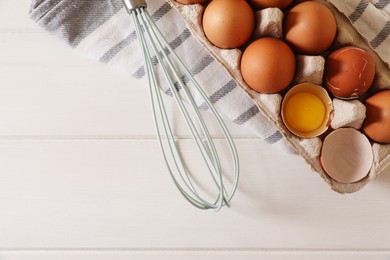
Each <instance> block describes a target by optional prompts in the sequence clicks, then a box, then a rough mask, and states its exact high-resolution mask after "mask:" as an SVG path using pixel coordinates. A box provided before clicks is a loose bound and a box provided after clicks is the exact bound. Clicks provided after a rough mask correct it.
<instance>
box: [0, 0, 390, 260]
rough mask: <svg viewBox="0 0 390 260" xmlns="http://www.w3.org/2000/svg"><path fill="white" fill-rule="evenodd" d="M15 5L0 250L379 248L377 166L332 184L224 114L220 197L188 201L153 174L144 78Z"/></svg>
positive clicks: (2, 10)
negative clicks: (227, 139)
mask: <svg viewBox="0 0 390 260" xmlns="http://www.w3.org/2000/svg"><path fill="white" fill-rule="evenodd" d="M28 8H29V0H0V249H1V251H0V260H4V259H6V260H14V259H18V260H19V259H33V260H34V259H40V260H45V259H76V260H78V259H94V260H100V259H112V260H117V259H140V260H142V259H212V260H217V259H218V260H219V259H271V260H273V259H303V260H305V259H330V258H332V259H344V260H346V259H354V260H356V259H390V209H389V207H390V206H389V203H390V169H388V170H387V171H386V172H385V173H383V174H382V175H381V176H380V177H379V178H377V179H376V180H375V181H373V182H372V183H370V184H369V185H368V186H366V187H365V188H364V189H363V190H362V191H360V192H358V193H356V194H352V195H340V194H336V193H335V192H333V191H331V190H330V189H329V188H328V186H327V185H326V184H325V183H324V182H323V181H322V180H321V179H320V177H319V176H317V175H316V174H315V173H313V172H312V171H311V170H310V169H309V167H308V166H307V165H306V164H305V163H304V162H303V160H302V159H301V158H299V157H297V156H294V155H290V154H286V153H285V152H284V151H282V150H281V149H280V148H277V147H274V146H270V145H267V144H265V143H264V142H263V141H260V140H258V139H257V138H256V136H254V135H253V134H251V133H249V132H248V130H246V129H241V128H238V127H237V126H234V125H233V124H229V126H230V128H231V130H232V133H233V135H234V137H235V141H236V144H237V148H238V151H239V155H240V160H241V180H240V184H239V188H238V192H237V194H236V197H235V199H234V201H233V207H232V208H231V209H224V210H222V212H220V213H218V214H213V213H211V212H203V211H199V210H196V209H194V208H192V207H191V206H190V205H189V204H188V203H187V202H185V201H184V199H182V198H181V196H180V195H179V194H178V192H177V191H176V189H175V188H174V185H173V183H172V182H171V180H170V178H169V176H168V173H167V172H166V171H165V168H164V167H165V166H164V165H163V162H162V159H161V156H160V151H159V148H158V146H157V144H156V140H155V138H154V129H153V125H152V120H151V113H150V108H149V103H148V96H147V91H146V88H145V87H144V86H143V85H142V84H140V83H139V82H136V81H133V80H132V79H130V78H129V76H127V75H123V74H120V73H119V72H116V71H114V70H113V69H112V68H109V67H106V66H104V65H101V64H99V63H97V62H95V61H90V60H88V59H87V58H86V57H84V56H83V54H80V53H78V52H76V51H74V50H72V49H70V48H68V47H67V46H65V45H64V44H63V43H61V42H60V41H59V40H57V39H55V38H54V37H52V36H50V35H47V34H46V33H44V32H43V31H42V30H41V29H40V28H38V27H37V26H36V25H35V24H34V23H33V22H31V21H29V19H28V17H27V11H28ZM59 79H60V80H59ZM135 107H138V109H134V108H135ZM171 114H172V116H173V117H175V113H174V111H173V110H172V112H171ZM175 121H178V120H175ZM134 122H139V123H137V124H135V123H134ZM175 127H176V128H177V129H178V131H179V136H180V137H181V142H182V144H183V147H184V149H187V148H186V147H187V146H188V136H186V135H185V134H184V131H183V126H182V125H181V124H180V123H179V122H177V123H176V125H175ZM214 137H215V138H217V139H218V138H219V137H220V136H219V135H218V134H215V135H214ZM188 149H189V148H188ZM275 158H278V159H277V160H275ZM195 163H196V162H195Z"/></svg>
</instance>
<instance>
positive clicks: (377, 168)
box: [167, 0, 390, 193]
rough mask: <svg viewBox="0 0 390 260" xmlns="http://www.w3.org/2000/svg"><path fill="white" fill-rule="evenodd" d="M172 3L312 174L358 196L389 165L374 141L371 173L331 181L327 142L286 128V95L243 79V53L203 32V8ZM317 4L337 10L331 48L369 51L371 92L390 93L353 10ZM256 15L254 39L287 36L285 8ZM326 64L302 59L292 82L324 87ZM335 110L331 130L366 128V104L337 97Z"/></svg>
mask: <svg viewBox="0 0 390 260" xmlns="http://www.w3.org/2000/svg"><path fill="white" fill-rule="evenodd" d="M167 1H168V2H169V3H170V4H171V5H172V6H173V7H174V8H175V9H176V10H177V11H178V12H179V13H180V14H181V16H182V17H183V19H184V20H185V22H186V23H187V26H188V28H189V30H190V31H191V32H192V34H193V35H194V36H195V38H197V40H198V41H199V42H200V43H201V44H202V45H203V46H204V48H205V49H206V50H207V51H208V52H209V53H210V55H212V56H213V57H214V58H215V59H216V60H217V61H218V62H219V63H220V64H221V65H222V66H223V67H224V68H225V69H226V71H227V72H228V73H229V75H230V76H231V77H232V78H233V79H234V80H235V81H236V83H237V85H238V86H240V88H241V89H242V90H243V91H244V92H245V93H247V94H248V95H249V97H250V98H252V99H253V100H254V102H255V103H256V105H257V106H258V108H259V110H260V111H261V112H262V113H263V114H264V116H265V117H266V118H268V119H269V120H270V121H271V122H273V123H274V124H275V126H276V127H277V128H278V129H279V131H280V132H281V133H282V135H283V136H284V137H285V139H286V140H287V142H288V143H289V144H290V145H291V146H292V147H293V148H294V149H295V150H296V151H297V152H298V153H299V154H300V155H301V156H302V157H303V158H304V159H305V161H306V162H307V163H308V164H309V165H310V166H311V168H312V170H314V171H315V172H317V173H318V174H319V175H320V176H321V177H322V178H323V180H324V181H325V182H326V183H327V184H328V185H329V186H330V187H331V188H332V189H333V190H334V191H336V192H339V193H352V192H356V191H358V190H360V189H361V188H362V187H364V186H365V185H366V184H367V183H368V182H369V181H370V180H372V179H374V178H375V177H376V176H378V174H380V173H381V172H382V171H383V170H384V169H385V168H386V167H387V166H389V165H390V145H383V144H378V143H373V145H372V148H373V154H374V163H373V165H372V168H371V170H370V172H369V174H368V175H367V176H366V177H365V178H364V179H362V180H360V181H358V182H354V183H348V184H346V183H340V182H338V181H336V180H334V179H332V178H331V177H329V176H328V175H327V174H326V173H325V172H324V170H323V169H322V166H321V163H320V159H319V156H320V153H321V147H322V139H321V138H320V137H315V138H310V139H305V138H300V137H297V136H295V135H293V134H292V133H290V132H289V131H288V130H287V128H286V127H285V126H284V124H283V122H282V118H281V116H280V107H281V102H282V98H283V97H282V95H280V94H260V93H257V92H255V91H253V90H252V89H251V88H250V87H249V86H248V85H247V84H246V83H245V81H244V80H243V78H242V76H241V72H240V60H241V56H242V50H240V49H229V50H227V49H220V48H218V47H216V46H214V45H213V44H212V43H210V42H209V41H208V40H207V38H206V36H205V34H204V32H203V29H202V15H203V12H204V9H205V6H203V5H199V4H194V5H182V4H179V3H177V2H175V1H174V0H167ZM297 2H303V1H295V3H297ZM318 2H322V3H324V4H325V5H327V6H328V7H329V8H330V9H331V10H332V12H333V14H334V15H335V17H336V20H337V26H338V32H337V36H336V39H335V41H334V43H333V45H332V47H331V48H330V49H331V50H333V49H338V48H341V47H342V46H346V45H354V46H356V47H360V48H363V49H365V50H368V51H369V52H370V53H371V54H372V55H373V56H374V57H375V62H376V77H375V81H374V83H373V85H372V89H373V90H374V91H378V90H380V89H386V88H388V89H389V88H390V70H389V65H390V64H389V63H386V62H384V61H382V60H381V59H380V57H379V56H378V55H377V53H376V52H375V51H373V50H372V49H371V48H370V46H369V44H368V43H367V41H366V40H365V38H364V37H363V36H361V35H360V34H359V33H358V32H357V30H356V29H355V28H354V27H353V26H352V24H351V23H350V21H349V20H348V19H347V18H346V16H345V15H344V13H343V12H342V10H346V9H343V8H348V6H347V5H348V4H343V2H344V1H339V0H330V1H325V0H318ZM255 16H256V27H255V33H254V36H253V39H252V40H254V39H257V38H260V37H265V36H270V37H274V38H279V39H282V38H283V17H284V13H283V12H282V11H281V10H280V9H278V8H267V9H263V10H259V11H255ZM324 65H325V59H324V58H323V57H322V56H305V55H297V72H296V76H295V78H294V81H293V83H292V84H293V85H295V84H298V83H300V82H309V83H313V84H317V85H322V83H323V82H322V81H323V73H324ZM333 106H334V117H333V120H332V124H331V127H332V128H335V129H336V128H340V127H354V128H357V129H359V128H360V127H361V125H362V123H363V121H364V118H365V114H366V113H365V112H366V110H365V106H364V105H363V104H362V103H361V102H360V101H359V100H354V101H343V100H339V99H334V100H333Z"/></svg>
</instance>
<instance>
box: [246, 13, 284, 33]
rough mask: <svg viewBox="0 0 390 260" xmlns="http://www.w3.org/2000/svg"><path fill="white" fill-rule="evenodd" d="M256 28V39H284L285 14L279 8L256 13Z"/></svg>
mask: <svg viewBox="0 0 390 260" xmlns="http://www.w3.org/2000/svg"><path fill="white" fill-rule="evenodd" d="M255 17H256V27H255V32H254V34H253V36H254V38H260V37H265V36H269V37H274V38H278V39H281V38H283V12H282V11H281V10H280V9H279V8H266V9H263V10H260V11H257V12H255Z"/></svg>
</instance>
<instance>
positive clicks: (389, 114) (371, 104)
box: [363, 90, 390, 144]
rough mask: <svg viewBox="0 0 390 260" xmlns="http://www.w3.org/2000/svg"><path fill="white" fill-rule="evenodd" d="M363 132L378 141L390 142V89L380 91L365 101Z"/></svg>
mask: <svg viewBox="0 0 390 260" xmlns="http://www.w3.org/2000/svg"><path fill="white" fill-rule="evenodd" d="M365 105H366V108H367V112H366V114H367V116H366V119H365V120H364V123H363V132H364V133H365V134H366V135H367V136H368V137H370V138H371V139H372V140H374V141H375V142H378V143H387V144H388V143H390V90H384V91H381V92H378V93H376V94H374V95H373V96H371V97H370V98H368V99H367V100H366V102H365Z"/></svg>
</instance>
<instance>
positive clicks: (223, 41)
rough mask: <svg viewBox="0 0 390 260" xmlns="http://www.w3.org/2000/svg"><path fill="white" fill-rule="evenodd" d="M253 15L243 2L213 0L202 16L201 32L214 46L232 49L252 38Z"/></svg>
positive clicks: (239, 0)
mask: <svg viewBox="0 0 390 260" xmlns="http://www.w3.org/2000/svg"><path fill="white" fill-rule="evenodd" d="M254 27H255V15H254V11H253V10H252V8H251V6H250V5H249V4H248V3H247V2H246V1H245V0H213V1H211V3H210V4H209V5H208V6H207V7H206V10H205V11H204V14H203V30H204V33H205V35H206V37H207V39H208V40H209V41H210V42H211V43H212V44H214V45H215V46H217V47H219V48H223V49H233V48H238V47H240V46H242V45H244V44H245V43H246V42H247V41H248V40H249V39H250V37H251V36H252V33H253V30H254Z"/></svg>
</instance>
